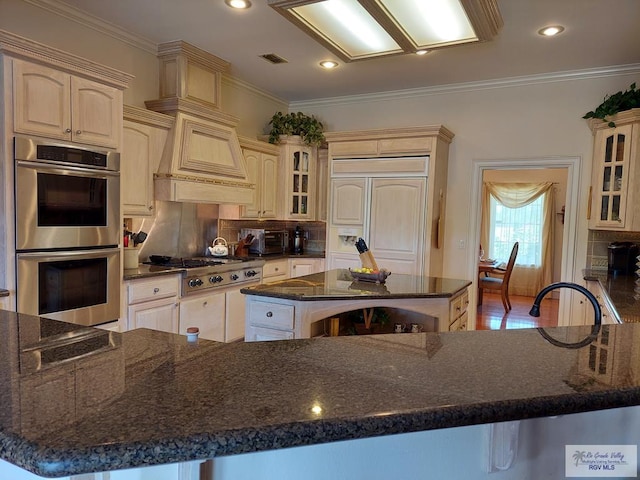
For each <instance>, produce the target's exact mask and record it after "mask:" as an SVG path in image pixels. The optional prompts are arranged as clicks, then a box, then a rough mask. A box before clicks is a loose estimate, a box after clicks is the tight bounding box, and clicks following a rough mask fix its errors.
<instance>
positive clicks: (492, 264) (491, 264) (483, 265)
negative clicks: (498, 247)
mask: <svg viewBox="0 0 640 480" xmlns="http://www.w3.org/2000/svg"><path fill="white" fill-rule="evenodd" d="M496 265H498V261H497V260H491V261H488V260H481V261H479V262H478V272H479V273H482V272H490V271H491V270H493V269H494V268H496Z"/></svg>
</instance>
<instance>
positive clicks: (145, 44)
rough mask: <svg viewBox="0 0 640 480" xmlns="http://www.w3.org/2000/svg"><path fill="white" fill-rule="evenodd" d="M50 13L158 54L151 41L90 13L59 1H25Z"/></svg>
mask: <svg viewBox="0 0 640 480" xmlns="http://www.w3.org/2000/svg"><path fill="white" fill-rule="evenodd" d="M23 1H24V2H25V3H29V4H31V5H34V6H36V7H39V8H42V9H43V10H46V11H48V12H51V13H54V14H56V15H59V16H61V17H64V18H66V19H68V20H71V21H73V22H76V23H79V24H81V25H85V26H87V27H89V28H92V29H94V30H96V31H98V32H100V33H103V34H105V35H108V36H110V37H112V38H115V39H116V40H119V41H121V42H124V43H126V44H128V45H131V46H133V47H136V48H139V49H141V50H144V51H146V52H149V53H152V54H153V55H157V54H158V45H157V44H156V43H155V42H152V41H151V40H149V39H147V38H144V37H141V36H139V35H132V34H131V33H130V32H128V31H127V30H124V29H122V28H120V27H118V26H117V25H114V24H112V23H109V22H107V21H105V20H103V19H101V18H98V17H96V16H94V15H91V14H89V13H86V12H83V11H82V10H79V9H77V8H75V7H72V6H71V5H67V4H66V3H63V2H61V1H59V0H23Z"/></svg>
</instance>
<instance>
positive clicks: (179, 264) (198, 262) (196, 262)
mask: <svg viewBox="0 0 640 480" xmlns="http://www.w3.org/2000/svg"><path fill="white" fill-rule="evenodd" d="M247 260H248V259H247ZM244 261H245V260H243V259H242V258H237V257H220V258H214V257H192V258H169V259H168V260H166V261H148V262H143V263H145V264H147V265H159V266H162V267H168V268H187V269H188V268H201V267H213V266H216V265H227V264H234V263H242V262H244Z"/></svg>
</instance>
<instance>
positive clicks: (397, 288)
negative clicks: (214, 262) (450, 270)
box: [240, 269, 471, 301]
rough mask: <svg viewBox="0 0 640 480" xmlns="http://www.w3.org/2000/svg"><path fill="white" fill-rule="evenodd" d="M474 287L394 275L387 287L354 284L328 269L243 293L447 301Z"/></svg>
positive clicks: (348, 276) (303, 297) (344, 273)
mask: <svg viewBox="0 0 640 480" xmlns="http://www.w3.org/2000/svg"><path fill="white" fill-rule="evenodd" d="M469 285H471V282H470V281H468V280H457V279H453V278H440V277H420V276H415V275H400V274H391V275H390V276H389V277H387V279H386V282H385V283H384V284H378V283H371V282H363V281H355V280H354V279H353V277H352V276H351V274H350V273H349V270H348V269H336V270H328V271H326V272H320V273H313V274H311V275H305V276H303V277H295V278H288V279H286V280H278V281H275V282H270V283H264V284H261V285H255V286H253V287H247V288H243V289H241V290H240V292H241V293H244V294H246V295H259V296H264V297H274V298H285V299H289V300H299V301H314V300H347V299H350V298H352V299H354V300H355V299H363V298H446V297H452V296H455V295H456V294H457V293H458V292H460V290H462V289H464V288H467V287H468V286H469Z"/></svg>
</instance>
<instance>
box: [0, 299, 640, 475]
mask: <svg viewBox="0 0 640 480" xmlns="http://www.w3.org/2000/svg"><path fill="white" fill-rule="evenodd" d="M546 332H547V333H548V336H550V337H552V338H553V339H555V340H553V341H550V340H549V338H545V336H543V335H541V333H540V332H539V331H538V330H536V329H523V330H507V331H473V332H456V333H453V332H452V333H418V334H409V333H407V334H389V335H375V336H352V337H337V338H317V339H303V340H290V341H282V342H254V343H232V344H224V343H217V342H211V341H199V342H197V343H189V342H188V341H187V339H186V338H185V337H184V336H179V335H173V334H168V333H164V332H158V331H153V330H146V329H138V330H132V331H129V332H125V333H123V334H118V333H114V332H105V331H100V330H98V329H92V328H88V327H81V326H78V325H73V324H68V323H64V322H57V321H53V320H48V319H44V318H40V317H32V316H28V315H21V314H15V313H13V312H7V311H0V338H2V348H1V349H0V357H1V358H0V399H1V405H2V408H1V409H0V478H3V479H4V478H12V479H14V478H18V479H21V480H22V479H30V478H37V477H36V476H31V475H28V474H27V472H26V471H29V472H33V473H34V474H35V475H40V476H47V477H49V476H50V477H65V478H67V477H68V476H69V475H77V474H82V473H87V472H102V471H112V470H120V471H117V472H112V474H111V475H112V476H111V479H112V480H115V479H125V478H126V479H133V478H135V479H145V480H146V479H149V480H151V479H160V478H162V479H164V478H174V479H175V478H180V479H189V480H191V479H195V478H198V476H197V474H195V473H194V472H195V471H196V470H197V468H196V466H198V463H199V462H200V461H204V460H205V459H214V460H213V462H212V468H213V470H214V476H213V478H214V479H215V480H226V479H228V478H233V479H235V480H238V479H249V478H251V479H276V478H277V479H279V480H280V479H289V478H290V479H294V478H305V479H328V478H418V477H424V476H425V475H426V472H427V471H428V472H429V473H430V474H432V475H433V478H471V479H474V478H492V477H487V473H486V467H485V466H484V460H483V459H484V453H483V451H484V444H485V443H486V442H485V435H486V432H485V429H486V428H488V426H487V425H485V424H493V423H495V422H509V421H518V420H523V419H536V420H526V421H524V422H522V423H523V428H522V430H523V431H522V432H521V439H520V440H521V444H522V448H523V449H525V452H524V453H523V454H522V455H521V457H522V458H521V459H519V460H517V461H515V462H513V466H512V468H511V470H510V472H511V473H513V476H500V478H501V479H504V478H518V479H525V478H532V479H533V478H559V477H560V476H561V475H560V474H559V472H564V470H563V469H564V463H563V459H562V456H563V452H564V445H565V444H584V443H587V444H638V443H639V442H640V431H639V430H638V429H637V428H635V427H632V426H633V425H635V426H637V425H638V424H639V422H640V407H637V405H640V376H639V375H638V372H639V371H640V356H639V355H638V352H639V351H640V324H623V325H606V326H603V327H602V329H601V331H599V332H597V333H593V332H592V328H591V327H588V326H584V327H567V328H557V329H547V331H546ZM585 337H589V338H590V340H592V343H591V344H589V345H587V346H585V347H583V348H579V349H569V348H563V346H562V342H564V343H567V342H575V341H577V340H580V339H582V338H585ZM558 342H561V343H558ZM594 348H595V349H596V352H598V351H604V350H606V351H607V353H608V356H607V358H608V359H609V361H610V363H606V364H605V365H604V366H603V365H602V364H598V362H596V366H597V367H598V368H596V369H595V370H594V363H593V362H594V361H595V360H594V358H592V357H593V353H592V352H593V351H594V350H593V349H594ZM598 358H599V357H598ZM38 359H39V361H34V360H38ZM610 409H612V410H610ZM580 412H590V413H580ZM568 414H576V415H568ZM556 415H564V416H563V417H561V418H552V419H550V418H544V417H549V416H556ZM531 422H534V423H531ZM498 425H503V424H498ZM458 427H460V428H458ZM294 447H296V448H294ZM528 449H530V450H528ZM153 465H155V466H156V467H155V468H151V466H153ZM194 465H195V466H194ZM16 466H17V467H16ZM18 467H19V468H18ZM142 467H146V468H142ZM187 467H193V468H187ZM180 468H183V469H182V470H180ZM121 469H124V470H121ZM158 469H159V470H158ZM163 469H164V470H163ZM170 469H174V470H170ZM25 470H26V471H25ZM161 471H163V472H165V473H164V474H161V473H159V472H161ZM167 472H174V473H167ZM176 472H182V473H176ZM185 472H187V473H185ZM189 472H190V473H189ZM372 472H373V473H372ZM382 472H387V473H386V474H385V473H382ZM508 473H509V472H508ZM127 475H129V476H127ZM145 475H147V476H145ZM163 475H164V476H163ZM358 475H360V476H358ZM376 475H377V476H376ZM531 475H533V476H531ZM97 478H102V477H97ZM204 478H206V477H204Z"/></svg>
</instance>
